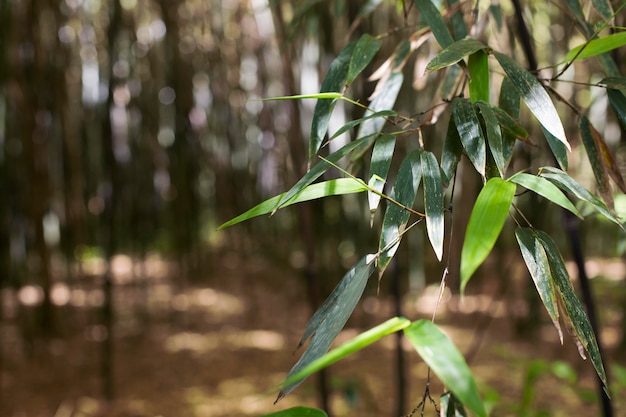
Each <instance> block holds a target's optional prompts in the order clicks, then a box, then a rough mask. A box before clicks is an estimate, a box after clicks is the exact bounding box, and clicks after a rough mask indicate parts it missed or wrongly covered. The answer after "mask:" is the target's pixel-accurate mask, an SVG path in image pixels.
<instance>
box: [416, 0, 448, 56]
mask: <svg viewBox="0 0 626 417" xmlns="http://www.w3.org/2000/svg"><path fill="white" fill-rule="evenodd" d="M414 1H415V6H416V7H417V10H419V11H420V14H421V16H422V18H423V19H424V21H425V22H426V24H427V25H428V26H430V29H431V30H432V31H433V35H435V39H437V42H439V45H441V47H442V48H447V47H448V46H450V45H452V43H454V39H453V38H452V35H451V34H450V31H449V30H448V27H447V26H446V22H444V20H443V16H441V13H440V12H439V10H438V9H437V7H435V5H434V4H433V2H432V1H431V0H414Z"/></svg>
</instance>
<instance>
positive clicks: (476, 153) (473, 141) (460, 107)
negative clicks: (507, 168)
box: [452, 97, 487, 178]
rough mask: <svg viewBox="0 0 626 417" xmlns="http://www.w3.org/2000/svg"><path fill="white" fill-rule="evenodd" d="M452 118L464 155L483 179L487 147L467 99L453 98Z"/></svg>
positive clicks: (475, 115)
mask: <svg viewBox="0 0 626 417" xmlns="http://www.w3.org/2000/svg"><path fill="white" fill-rule="evenodd" d="M452 117H453V118H454V124H455V125H456V128H457V131H458V132H459V137H460V138H461V143H462V144H463V149H464V150H465V154H466V155H467V157H468V158H469V160H470V161H471V162H472V165H474V168H476V171H478V173H479V174H480V175H481V176H482V177H483V178H484V177H485V164H486V161H487V147H486V145H485V139H484V138H483V133H482V129H481V128H480V121H479V120H478V115H477V114H476V110H475V109H474V105H473V104H472V102H471V101H470V100H469V99H466V98H459V97H457V98H455V99H454V100H452Z"/></svg>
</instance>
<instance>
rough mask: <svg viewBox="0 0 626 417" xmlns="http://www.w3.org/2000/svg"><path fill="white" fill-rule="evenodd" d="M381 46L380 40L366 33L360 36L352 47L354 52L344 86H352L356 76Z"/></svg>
mask: <svg viewBox="0 0 626 417" xmlns="http://www.w3.org/2000/svg"><path fill="white" fill-rule="evenodd" d="M381 44H382V41H381V40H380V39H376V38H374V37H373V36H371V35H369V34H367V33H366V34H364V35H363V36H361V38H360V39H359V40H358V42H357V43H356V46H355V47H354V52H353V53H352V58H351V59H350V66H349V69H348V78H347V80H346V84H348V85H350V84H352V82H353V81H354V79H355V78H356V77H357V75H359V74H360V73H361V71H363V70H364V69H365V67H367V65H368V64H369V63H370V62H371V60H372V58H374V55H376V53H377V52H378V50H379V49H380V45H381Z"/></svg>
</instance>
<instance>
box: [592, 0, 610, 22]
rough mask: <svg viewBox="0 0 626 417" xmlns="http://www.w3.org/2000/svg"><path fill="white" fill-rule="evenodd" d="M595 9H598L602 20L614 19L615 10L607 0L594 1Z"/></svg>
mask: <svg viewBox="0 0 626 417" xmlns="http://www.w3.org/2000/svg"><path fill="white" fill-rule="evenodd" d="M592 3H593V7H595V8H596V10H597V11H598V12H600V15H601V16H602V18H604V19H606V20H609V19H611V17H613V8H612V7H611V3H610V2H609V1H607V0H592Z"/></svg>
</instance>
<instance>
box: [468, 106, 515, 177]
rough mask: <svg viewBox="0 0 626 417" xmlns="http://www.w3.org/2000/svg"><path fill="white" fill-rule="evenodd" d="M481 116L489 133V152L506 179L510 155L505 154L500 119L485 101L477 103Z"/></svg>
mask: <svg viewBox="0 0 626 417" xmlns="http://www.w3.org/2000/svg"><path fill="white" fill-rule="evenodd" d="M476 106H477V107H478V110H479V111H480V115H481V117H482V119H483V121H484V122H485V132H486V133H487V142H488V143H489V150H490V151H491V155H492V156H493V160H494V161H495V163H496V166H497V167H498V171H499V172H500V176H501V177H504V173H505V171H506V167H507V165H508V164H509V160H510V157H511V156H510V155H508V157H507V156H505V154H504V143H503V140H502V132H501V130H500V125H499V124H498V117H497V116H496V113H495V111H494V110H493V108H492V107H491V106H490V105H489V104H487V103H485V102H484V101H478V102H477V103H476Z"/></svg>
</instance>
